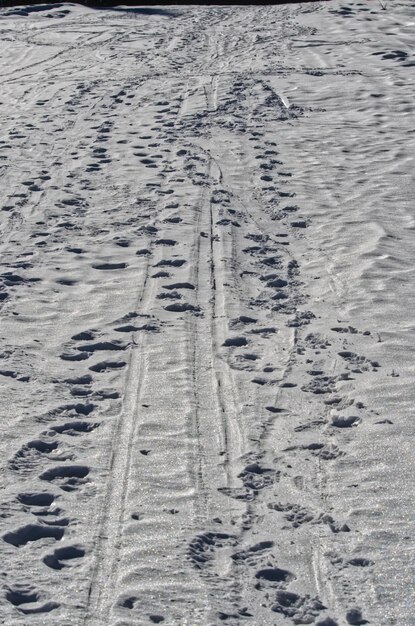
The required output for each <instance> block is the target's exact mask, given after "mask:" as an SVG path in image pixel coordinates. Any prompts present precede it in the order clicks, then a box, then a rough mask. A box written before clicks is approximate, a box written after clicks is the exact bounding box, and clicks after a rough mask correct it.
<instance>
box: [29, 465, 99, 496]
mask: <svg viewBox="0 0 415 626" xmlns="http://www.w3.org/2000/svg"><path fill="white" fill-rule="evenodd" d="M88 474H89V468H88V467H86V466H85V465H58V466H56V467H52V468H50V469H48V470H46V471H45V472H43V473H42V474H40V476H39V478H40V479H41V480H47V481H49V482H51V483H54V484H55V485H57V486H58V487H60V488H61V489H63V491H75V490H76V489H78V488H79V487H80V486H81V485H83V484H85V483H86V482H88V479H87V478H86V477H87V476H88Z"/></svg>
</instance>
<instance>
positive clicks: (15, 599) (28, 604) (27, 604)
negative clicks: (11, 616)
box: [6, 584, 60, 615]
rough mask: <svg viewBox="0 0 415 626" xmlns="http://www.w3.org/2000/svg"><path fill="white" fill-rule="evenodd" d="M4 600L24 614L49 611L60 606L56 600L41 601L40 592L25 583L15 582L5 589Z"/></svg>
mask: <svg viewBox="0 0 415 626" xmlns="http://www.w3.org/2000/svg"><path fill="white" fill-rule="evenodd" d="M6 600H8V602H10V604H13V606H15V607H16V608H17V609H18V610H19V611H21V612H22V613H24V614H26V615H29V614H33V615H34V614H36V613H49V612H50V611H53V610H54V609H57V608H59V606H60V605H59V604H58V603H57V602H44V601H43V602H42V601H41V594H40V593H39V592H38V591H36V589H34V588H33V587H31V586H29V585H25V584H16V585H14V586H13V587H10V588H9V589H8V590H7V591H6Z"/></svg>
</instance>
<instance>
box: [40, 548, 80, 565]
mask: <svg viewBox="0 0 415 626" xmlns="http://www.w3.org/2000/svg"><path fill="white" fill-rule="evenodd" d="M84 556H85V550H84V548H81V547H80V546H76V545H74V546H64V547H62V548H57V549H56V550H54V551H53V552H52V553H51V554H47V555H46V556H44V557H43V559H42V560H43V562H44V564H45V565H47V566H48V567H50V568H51V569H56V570H59V569H63V568H64V567H71V565H72V563H71V561H72V560H73V559H81V558H82V557H84ZM75 565H76V564H75Z"/></svg>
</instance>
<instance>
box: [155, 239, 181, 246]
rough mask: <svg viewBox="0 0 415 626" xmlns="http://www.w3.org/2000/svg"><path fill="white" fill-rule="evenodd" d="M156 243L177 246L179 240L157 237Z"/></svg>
mask: <svg viewBox="0 0 415 626" xmlns="http://www.w3.org/2000/svg"><path fill="white" fill-rule="evenodd" d="M154 243H155V244H156V245H158V246H175V245H176V244H177V241H175V240H174V239H156V241H155V242H154Z"/></svg>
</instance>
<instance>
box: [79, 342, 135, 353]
mask: <svg viewBox="0 0 415 626" xmlns="http://www.w3.org/2000/svg"><path fill="white" fill-rule="evenodd" d="M129 345H130V344H129V343H126V342H125V341H121V340H119V339H113V340H112V341H99V342H97V343H87V344H83V345H81V346H78V347H77V348H76V349H77V350H79V351H80V352H92V353H93V352H98V351H107V350H108V351H109V350H111V351H112V350H114V351H115V350H125V349H126V348H128V346H129Z"/></svg>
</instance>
